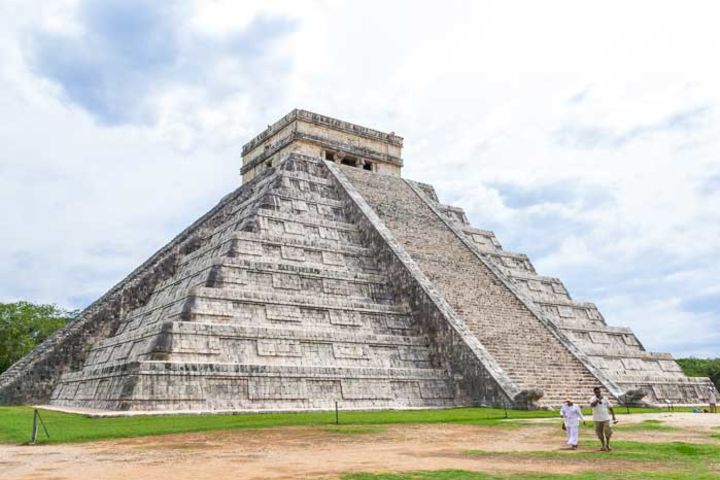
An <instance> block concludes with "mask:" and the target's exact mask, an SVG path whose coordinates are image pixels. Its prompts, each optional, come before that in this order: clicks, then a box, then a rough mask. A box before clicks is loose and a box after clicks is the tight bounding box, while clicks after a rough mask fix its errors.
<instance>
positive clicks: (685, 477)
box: [342, 441, 720, 480]
mask: <svg viewBox="0 0 720 480" xmlns="http://www.w3.org/2000/svg"><path fill="white" fill-rule="evenodd" d="M589 443H590V447H591V448H598V447H599V446H600V443H599V442H589ZM466 453H467V454H468V455H486V456H489V457H491V458H505V459H508V458H509V459H516V460H518V461H520V460H523V459H524V460H527V459H528V458H533V457H534V458H554V459H559V460H561V459H563V458H572V459H578V458H580V459H587V460H588V461H595V462H597V461H598V458H599V455H608V456H609V457H608V458H613V459H623V460H627V461H631V462H636V463H637V464H639V465H645V466H646V468H647V470H646V471H632V472H630V471H608V472H584V473H575V474H551V473H522V474H489V473H482V472H470V471H463V470H439V471H426V472H408V473H352V474H347V475H344V476H343V477H342V480H456V479H457V480H459V479H465V480H646V479H647V480H671V479H672V480H711V479H712V480H718V479H720V474H718V473H716V472H717V465H718V464H719V463H720V444H699V443H684V442H670V443H642V442H628V441H618V442H614V444H613V452H612V453H609V454H603V453H599V452H595V451H578V452H547V451H538V452H507V453H503V452H484V451H469V452H466ZM713 469H714V471H713Z"/></svg>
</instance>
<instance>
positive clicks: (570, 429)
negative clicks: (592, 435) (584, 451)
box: [565, 424, 580, 447]
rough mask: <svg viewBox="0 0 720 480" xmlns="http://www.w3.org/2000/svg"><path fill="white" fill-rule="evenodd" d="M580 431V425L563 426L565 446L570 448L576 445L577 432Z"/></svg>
mask: <svg viewBox="0 0 720 480" xmlns="http://www.w3.org/2000/svg"><path fill="white" fill-rule="evenodd" d="M579 431H580V425H567V424H565V432H566V433H567V444H568V445H570V446H571V447H572V446H573V445H577V444H578V432H579Z"/></svg>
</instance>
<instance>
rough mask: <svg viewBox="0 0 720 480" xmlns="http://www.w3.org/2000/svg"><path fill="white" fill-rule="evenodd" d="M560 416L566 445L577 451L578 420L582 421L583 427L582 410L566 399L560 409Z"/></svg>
mask: <svg viewBox="0 0 720 480" xmlns="http://www.w3.org/2000/svg"><path fill="white" fill-rule="evenodd" d="M560 416H561V417H562V419H563V430H565V433H567V444H568V445H570V448H571V449H573V450H577V447H578V431H579V430H580V420H582V422H583V425H584V424H585V417H583V414H582V410H580V407H578V406H577V405H575V404H574V403H573V401H572V400H570V399H569V398H568V399H567V400H565V404H564V405H563V406H562V407H561V408H560Z"/></svg>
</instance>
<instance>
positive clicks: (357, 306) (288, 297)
mask: <svg viewBox="0 0 720 480" xmlns="http://www.w3.org/2000/svg"><path fill="white" fill-rule="evenodd" d="M193 298H194V299H195V304H194V307H193V308H201V307H202V306H203V304H208V303H209V302H211V301H212V300H221V301H223V302H225V301H228V300H229V301H231V302H237V304H238V305H244V304H269V305H280V306H296V307H307V308H314V309H320V310H354V311H362V312H368V313H378V314H391V315H395V314H397V315H407V314H409V313H410V309H409V307H408V306H407V305H404V304H393V305H387V304H381V303H373V302H363V301H357V300H354V299H351V298H342V297H341V298H335V297H330V296H323V295H313V296H307V295H305V294H304V293H302V292H297V293H281V292H256V291H251V290H235V289H233V290H230V289H216V288H208V287H197V288H195V289H194V290H193ZM231 305H232V304H231ZM228 313H231V312H228Z"/></svg>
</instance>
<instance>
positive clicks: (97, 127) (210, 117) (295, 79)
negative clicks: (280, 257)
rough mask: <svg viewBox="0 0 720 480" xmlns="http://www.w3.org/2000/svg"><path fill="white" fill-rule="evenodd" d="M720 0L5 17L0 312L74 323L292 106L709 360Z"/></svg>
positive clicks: (666, 346) (25, 6) (716, 279)
mask: <svg viewBox="0 0 720 480" xmlns="http://www.w3.org/2000/svg"><path fill="white" fill-rule="evenodd" d="M718 24H720V7H718V6H717V3H716V2H711V1H708V2H705V3H703V2H693V1H687V2H667V3H663V2H658V1H657V0H656V1H651V2H582V1H569V2H555V1H545V2H532V1H527V2H508V1H497V2H490V1H487V2H481V1H468V2H455V1H448V0H446V1H443V2H419V1H408V2H399V1H398V2H388V1H383V2H372V1H363V2H355V1H353V2H347V3H344V2H332V1H318V2H299V1H292V2H286V3H284V2H279V3H275V2H268V1H259V2H248V1H244V2H236V1H204V2H197V3H193V2H189V1H188V2H182V3H177V4H173V3H171V2H157V1H137V0H110V1H108V0H103V1H52V2H51V1H47V2H33V1H29V0H3V1H2V2H1V3H0V142H1V143H2V148H1V149H0V216H1V218H2V228H0V301H11V300H17V299H26V300H30V301H34V302H47V303H56V304H58V305H61V306H64V307H68V308H82V307H83V306H85V305H87V304H88V303H89V302H91V301H92V300H93V299H95V298H96V297H97V296H99V295H100V294H102V293H103V292H104V291H105V290H106V289H107V288H109V287H110V286H111V285H113V284H114V283H116V282H117V281H119V280H120V279H121V278H122V277H124V276H125V275H126V274H127V273H128V272H129V271H131V270H132V269H133V268H134V267H135V266H137V265H138V264H139V263H140V262H142V261H143V260H144V259H145V258H146V257H148V256H149V255H150V254H152V253H153V252H154V251H155V250H157V249H158V248H159V247H161V246H162V245H163V244H165V243H166V242H167V241H168V240H169V239H170V238H172V237H173V236H174V235H175V234H176V233H178V232H179V231H180V230H182V229H183V228H184V227H185V226H187V225H188V224H189V223H190V222H192V221H193V220H194V219H195V218H197V217H198V216H200V215H201V214H202V213H204V212H205V211H206V210H207V209H208V208H210V207H211V206H212V205H214V204H215V203H216V202H217V201H218V200H219V198H220V197H222V196H223V195H224V194H226V193H228V192H229V191H231V190H232V189H234V188H235V187H236V186H237V185H238V184H239V181H240V180H239V174H238V169H239V166H240V149H241V146H242V144H243V143H244V142H245V141H247V140H248V139H250V138H251V137H252V136H253V135H254V134H256V133H258V132H260V131H261V130H262V129H263V128H265V126H266V125H267V124H269V123H272V122H273V121H275V120H276V119H278V118H279V117H281V116H282V115H284V114H285V113H287V112H288V111H290V110H291V109H292V108H295V107H299V108H306V109H309V110H314V111H318V112H320V113H324V114H327V115H331V116H335V117H339V118H342V119H346V120H349V121H352V122H355V123H360V124H362V125H366V126H370V127H375V128H378V129H381V130H386V131H391V130H392V131H395V132H397V133H398V134H400V135H402V136H404V137H405V150H404V158H405V165H406V166H405V169H404V172H405V176H406V177H408V178H412V179H415V180H420V181H425V182H431V183H433V184H434V185H436V187H437V189H438V191H439V194H440V197H441V199H442V200H443V201H445V202H446V203H452V204H455V205H458V206H462V207H463V208H465V209H466V211H467V213H468V216H469V218H470V219H471V220H472V223H473V224H474V225H475V226H477V227H480V228H486V229H491V230H494V231H495V232H496V233H497V235H498V237H499V239H500V241H501V242H502V243H503V246H504V247H505V248H506V249H508V250H512V251H518V252H524V253H527V254H528V255H530V258H531V259H532V260H533V262H534V264H535V266H536V268H537V269H538V271H539V272H540V273H542V274H546V275H552V276H558V277H560V278H562V279H563V280H564V282H565V283H566V285H567V286H568V288H569V289H570V291H571V293H572V294H573V297H574V298H576V299H579V300H591V301H594V302H596V303H597V304H598V306H599V307H600V310H601V311H602V312H603V313H604V315H605V317H606V318H607V320H608V323H610V324H612V325H626V326H630V327H632V328H633V329H634V330H635V331H636V332H637V333H638V335H639V336H640V338H641V340H642V341H643V342H644V343H645V346H646V347H647V348H648V349H651V350H655V351H670V352H672V353H673V354H675V355H696V356H706V355H707V356H711V355H712V356H718V355H720V275H719V272H720V66H719V65H720V63H719V62H718V60H717V58H718V56H719V55H720V54H719V53H718V51H719V50H718V48H719V47H720V28H718Z"/></svg>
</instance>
